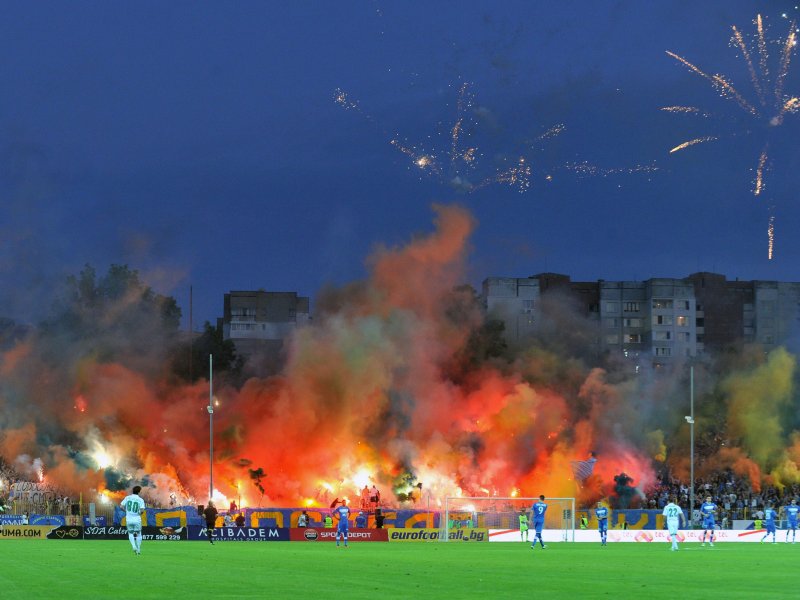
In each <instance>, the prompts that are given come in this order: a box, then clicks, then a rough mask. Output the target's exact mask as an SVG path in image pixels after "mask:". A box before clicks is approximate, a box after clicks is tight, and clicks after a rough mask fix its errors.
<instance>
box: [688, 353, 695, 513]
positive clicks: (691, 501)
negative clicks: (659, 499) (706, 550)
mask: <svg viewBox="0 0 800 600" xmlns="http://www.w3.org/2000/svg"><path fill="white" fill-rule="evenodd" d="M689 438H690V449H689V453H690V454H689V478H690V479H691V481H690V482H689V522H690V523H691V524H692V528H694V365H691V366H690V367H689Z"/></svg>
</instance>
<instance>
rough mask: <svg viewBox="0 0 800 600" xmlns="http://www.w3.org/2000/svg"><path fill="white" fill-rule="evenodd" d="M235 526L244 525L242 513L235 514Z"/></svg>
mask: <svg viewBox="0 0 800 600" xmlns="http://www.w3.org/2000/svg"><path fill="white" fill-rule="evenodd" d="M236 526H237V527H244V515H243V514H242V513H239V514H238V515H236Z"/></svg>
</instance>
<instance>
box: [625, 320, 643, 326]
mask: <svg viewBox="0 0 800 600" xmlns="http://www.w3.org/2000/svg"><path fill="white" fill-rule="evenodd" d="M641 326H642V320H641V319H625V327H641Z"/></svg>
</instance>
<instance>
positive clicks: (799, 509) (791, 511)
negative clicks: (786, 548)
mask: <svg viewBox="0 0 800 600" xmlns="http://www.w3.org/2000/svg"><path fill="white" fill-rule="evenodd" d="M783 510H784V512H785V513H786V520H787V525H786V543H787V544H788V543H789V531H790V530H791V532H792V543H793V544H794V543H795V536H796V535H797V514H798V513H800V506H797V501H796V500H792V503H791V504H790V505H789V506H787V507H786V508H784V509H783Z"/></svg>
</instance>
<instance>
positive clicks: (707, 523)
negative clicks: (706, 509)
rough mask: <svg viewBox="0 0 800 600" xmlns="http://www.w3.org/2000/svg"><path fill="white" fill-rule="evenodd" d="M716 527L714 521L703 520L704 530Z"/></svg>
mask: <svg viewBox="0 0 800 600" xmlns="http://www.w3.org/2000/svg"><path fill="white" fill-rule="evenodd" d="M716 526H717V524H716V523H715V522H714V519H703V529H714V528H715V527H716Z"/></svg>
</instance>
